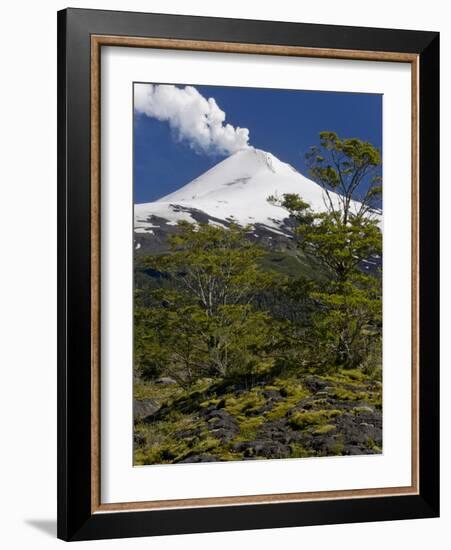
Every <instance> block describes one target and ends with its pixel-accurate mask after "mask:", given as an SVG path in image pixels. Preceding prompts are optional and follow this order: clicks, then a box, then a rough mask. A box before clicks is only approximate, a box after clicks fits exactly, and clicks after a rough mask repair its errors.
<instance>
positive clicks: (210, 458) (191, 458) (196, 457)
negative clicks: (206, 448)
mask: <svg viewBox="0 0 451 550" xmlns="http://www.w3.org/2000/svg"><path fill="white" fill-rule="evenodd" d="M179 462H180V464H188V463H197V462H219V458H218V457H217V456H214V455H209V454H207V453H200V454H192V455H188V456H186V457H185V458H184V459H182V460H180V461H179Z"/></svg>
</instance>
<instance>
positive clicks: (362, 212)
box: [306, 132, 382, 225]
mask: <svg viewBox="0 0 451 550" xmlns="http://www.w3.org/2000/svg"><path fill="white" fill-rule="evenodd" d="M319 138H320V145H319V146H317V145H316V146H313V147H311V148H310V149H309V151H308V152H307V154H306V161H307V165H308V166H309V173H310V175H311V177H312V178H313V179H314V181H316V182H317V183H319V185H321V187H322V188H323V189H324V193H325V197H326V205H327V207H328V209H329V211H330V212H332V213H335V214H336V215H337V216H340V217H341V221H342V222H343V224H344V225H346V224H347V222H348V220H349V218H350V216H351V215H352V216H355V217H358V218H362V217H364V216H367V217H368V215H371V213H373V212H374V211H375V210H378V209H379V208H378V207H379V203H380V199H381V197H382V186H381V182H382V177H381V154H380V151H379V149H377V148H376V147H374V145H372V144H371V143H368V142H367V141H362V140H360V139H357V138H350V139H340V138H339V137H338V136H337V134H336V133H335V132H320V134H319ZM330 191H334V192H335V193H336V194H334V195H332V194H331V193H330ZM337 199H338V200H337Z"/></svg>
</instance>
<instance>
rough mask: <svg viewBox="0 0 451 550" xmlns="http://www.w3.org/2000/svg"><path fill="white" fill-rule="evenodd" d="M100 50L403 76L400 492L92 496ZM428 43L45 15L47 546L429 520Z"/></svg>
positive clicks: (435, 81)
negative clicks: (53, 324)
mask: <svg viewBox="0 0 451 550" xmlns="http://www.w3.org/2000/svg"><path fill="white" fill-rule="evenodd" d="M103 46H117V47H140V48H164V49H175V50H194V51H209V52H233V53H243V54H245V53H254V54H259V55H278V56H297V57H313V58H317V57H325V58H331V59H349V60H371V61H393V62H402V63H408V64H411V67H412V86H411V92H412V96H411V99H412V140H411V150H412V242H413V248H412V312H413V314H412V352H413V353H412V357H413V360H412V380H413V384H412V405H413V406H412V438H411V440H412V483H411V485H410V486H409V487H386V488H382V489H381V488H378V489H371V488H369V489H358V490H344V491H329V492H327V491H326V492H324V491H323V492H316V493H295V492H292V493H286V494H270V495H257V496H255V495H254V496H233V495H232V496H229V497H218V498H207V499H188V500H187V499H185V500H173V501H167V500H166V501H152V502H134V503H133V502H121V503H116V504H104V503H102V502H101V499H100V342H99V339H100V322H101V319H100V281H101V279H100V204H101V202H100V201H101V194H100V146H101V144H100V120H99V119H100V105H99V102H100V71H101V66H100V51H101V48H102V47H103ZM438 94H439V35H438V33H434V32H422V31H404V30H387V29H374V28H354V27H338V26H328V25H312V24H300V23H280V22H277V23H276V22H269V21H246V20H232V19H216V18H206V17H205V18H204V17H191V16H172V15H156V14H144V13H130V12H112V11H100V10H83V9H67V10H63V11H61V12H59V13H58V209H59V214H58V216H59V217H58V265H59V279H58V293H59V311H58V315H59V322H58V343H59V351H58V357H59V366H58V537H60V538H62V539H64V540H86V539H98V538H113V537H132V536H149V535H163V534H176V533H195V532H210V531H227V530H239V529H257V528H276V527H288V526H301V525H314V524H330V523H347V522H361V521H376V520H377V521H379V520H389V519H408V518H424V517H436V516H437V515H438V513H439V420H438V411H439V385H438V383H439V382H438V367H439V358H438V356H439V351H438V349H439V346H438V334H439V331H438V312H439V296H438V292H439V291H438V288H439V286H438V255H439V241H438V227H439V226H438V199H439V184H438V178H439V168H438V164H439V147H438V143H439V106H438V105H439V102H438Z"/></svg>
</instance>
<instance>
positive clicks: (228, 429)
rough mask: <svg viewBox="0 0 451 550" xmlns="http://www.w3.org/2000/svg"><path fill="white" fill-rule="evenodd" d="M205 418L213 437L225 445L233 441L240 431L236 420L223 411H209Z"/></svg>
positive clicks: (206, 412)
mask: <svg viewBox="0 0 451 550" xmlns="http://www.w3.org/2000/svg"><path fill="white" fill-rule="evenodd" d="M204 416H205V420H206V421H207V427H208V429H209V431H210V432H211V435H212V436H213V437H216V438H217V439H220V440H221V441H222V442H223V443H227V442H229V441H231V440H232V439H233V438H234V437H236V435H237V434H238V433H239V431H240V430H239V427H238V423H237V421H236V420H235V418H234V417H233V416H232V415H231V414H229V413H228V412H227V411H225V410H223V409H213V410H211V409H207V410H206V411H204Z"/></svg>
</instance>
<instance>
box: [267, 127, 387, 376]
mask: <svg viewBox="0 0 451 550" xmlns="http://www.w3.org/2000/svg"><path fill="white" fill-rule="evenodd" d="M307 162H308V164H309V166H310V173H311V175H312V177H313V178H314V179H315V180H316V181H317V182H318V183H319V184H320V185H321V186H322V187H323V189H324V203H325V206H326V211H325V212H323V213H315V212H313V211H312V210H311V208H310V205H309V204H308V203H307V202H305V201H304V200H303V198H302V197H299V196H298V195H296V194H286V195H284V196H283V198H282V199H281V200H278V201H277V199H275V198H274V197H269V199H268V200H270V201H271V202H276V203H277V204H279V205H280V206H283V207H284V208H286V209H287V210H288V211H289V212H290V214H291V215H292V217H293V218H294V219H295V220H296V222H297V227H296V229H295V236H296V239H297V243H298V246H299V247H300V248H301V249H302V250H303V251H304V252H305V253H307V254H309V255H311V256H312V257H314V258H315V259H316V260H319V262H320V264H321V266H322V271H323V275H324V276H323V277H322V278H320V280H319V281H317V282H316V283H315V284H314V288H312V289H311V291H310V292H309V296H310V298H311V299H312V300H313V301H314V302H315V304H316V307H315V313H314V314H313V315H312V316H311V333H310V344H311V348H312V354H311V356H312V357H313V358H315V361H316V362H317V363H321V364H322V365H323V366H327V365H329V367H331V366H335V367H348V368H351V367H356V366H359V365H361V364H362V363H363V361H364V359H365V357H366V356H367V355H368V354H370V353H371V352H372V349H373V347H374V344H375V342H376V341H377V340H380V324H381V281H380V278H379V277H378V276H371V275H366V274H364V273H363V271H362V265H364V262H365V261H368V259H369V258H371V257H376V256H380V255H381V254H382V233H381V231H380V228H379V224H378V220H377V218H376V217H375V216H374V213H375V204H376V202H377V201H378V200H379V199H380V196H381V191H382V189H381V185H380V183H381V179H380V163H381V158H380V153H379V151H378V150H377V149H376V148H375V147H373V146H372V145H371V144H369V143H367V142H363V141H360V140H358V139H355V138H354V139H344V140H342V139H340V138H339V137H338V136H337V135H336V134H335V133H333V132H321V134H320V147H313V148H311V149H310V150H309V152H308V153H307ZM362 188H365V190H364V191H361V189H362ZM332 190H333V191H334V193H333V194H332V193H331V191H332ZM356 196H359V197H360V198H361V202H360V203H358V202H356V200H355V199H356Z"/></svg>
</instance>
